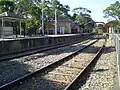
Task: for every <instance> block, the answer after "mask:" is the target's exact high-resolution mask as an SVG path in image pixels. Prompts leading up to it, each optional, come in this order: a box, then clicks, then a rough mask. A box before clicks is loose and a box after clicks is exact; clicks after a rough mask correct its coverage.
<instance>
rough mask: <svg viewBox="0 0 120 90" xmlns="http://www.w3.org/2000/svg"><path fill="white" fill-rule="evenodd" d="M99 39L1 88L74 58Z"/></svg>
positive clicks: (4, 89)
mask: <svg viewBox="0 0 120 90" xmlns="http://www.w3.org/2000/svg"><path fill="white" fill-rule="evenodd" d="M97 41H98V39H97V40H95V41H93V42H92V43H90V44H88V45H87V46H85V47H83V48H81V49H79V50H77V51H75V52H74V53H72V54H70V55H68V56H66V57H64V58H62V59H60V60H57V61H56V62H54V63H52V64H49V65H47V66H44V67H42V68H41V69H39V70H37V71H35V72H33V73H29V74H26V75H24V76H22V77H20V78H17V79H15V80H13V81H11V82H9V83H6V84H4V85H2V86H0V90H6V89H7V88H9V87H12V86H15V85H17V84H18V83H20V82H22V81H24V80H26V79H28V78H30V77H32V76H34V75H35V74H37V73H40V72H44V71H45V70H46V69H48V68H50V67H51V66H53V65H56V64H59V63H60V62H62V61H64V60H65V61H67V60H69V59H70V58H72V57H73V56H75V55H77V54H78V52H81V51H83V50H84V49H85V48H87V47H89V46H91V45H93V44H94V43H95V42H97Z"/></svg>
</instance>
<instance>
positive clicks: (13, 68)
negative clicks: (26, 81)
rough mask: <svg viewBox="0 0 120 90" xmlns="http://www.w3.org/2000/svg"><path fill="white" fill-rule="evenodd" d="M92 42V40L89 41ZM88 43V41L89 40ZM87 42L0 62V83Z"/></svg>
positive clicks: (59, 56)
mask: <svg viewBox="0 0 120 90" xmlns="http://www.w3.org/2000/svg"><path fill="white" fill-rule="evenodd" d="M91 42H92V41H91ZM89 43H90V42H89ZM87 44H88V43H86V44H85V43H84V44H82V45H81V44H80V43H79V44H73V45H70V46H66V47H62V48H58V49H54V50H50V51H46V52H44V53H37V54H33V55H29V56H25V57H21V58H17V59H12V60H8V61H3V62H0V72H1V73H0V85H3V84H5V83H7V82H10V81H12V80H14V79H16V78H18V77H21V76H23V75H25V74H27V73H31V72H34V71H36V70H38V69H40V68H42V67H43V66H46V65H48V64H50V63H53V62H55V61H57V60H59V59H61V58H63V57H65V56H67V55H69V54H71V53H73V52H75V51H76V50H78V48H79V49H80V48H82V47H84V46H85V45H87Z"/></svg>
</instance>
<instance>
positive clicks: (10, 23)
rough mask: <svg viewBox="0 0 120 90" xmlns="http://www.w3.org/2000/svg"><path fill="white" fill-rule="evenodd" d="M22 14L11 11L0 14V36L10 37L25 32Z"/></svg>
mask: <svg viewBox="0 0 120 90" xmlns="http://www.w3.org/2000/svg"><path fill="white" fill-rule="evenodd" d="M23 20H24V18H23V16H20V15H16V14H14V13H11V12H4V13H1V14H0V37H1V38H4V37H11V36H13V35H15V36H16V37H17V35H22V34H24V33H25V29H24V28H25V24H24V21H23Z"/></svg>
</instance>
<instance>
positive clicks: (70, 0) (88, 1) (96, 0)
mask: <svg viewBox="0 0 120 90" xmlns="http://www.w3.org/2000/svg"><path fill="white" fill-rule="evenodd" d="M59 1H60V2H61V3H62V4H63V5H69V6H70V9H71V10H72V9H73V8H75V7H84V8H88V9H89V10H91V11H92V13H91V16H92V18H93V20H95V21H104V22H107V19H104V18H103V16H104V14H103V10H104V9H105V8H106V7H108V6H109V5H110V4H112V3H114V2H115V1H119V0H59ZM70 13H72V11H71V12H70Z"/></svg>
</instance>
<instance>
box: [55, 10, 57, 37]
mask: <svg viewBox="0 0 120 90" xmlns="http://www.w3.org/2000/svg"><path fill="white" fill-rule="evenodd" d="M55 35H57V9H55Z"/></svg>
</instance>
